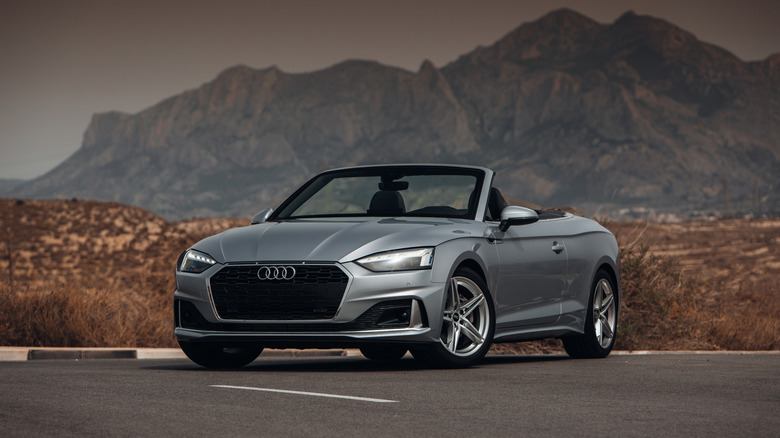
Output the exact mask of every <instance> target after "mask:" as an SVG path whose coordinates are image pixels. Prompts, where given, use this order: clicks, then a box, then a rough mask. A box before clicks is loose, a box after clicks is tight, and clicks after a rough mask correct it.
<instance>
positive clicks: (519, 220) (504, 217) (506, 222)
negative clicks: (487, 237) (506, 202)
mask: <svg viewBox="0 0 780 438" xmlns="http://www.w3.org/2000/svg"><path fill="white" fill-rule="evenodd" d="M537 221H539V215H538V214H536V212H535V211H533V210H531V209H530V208H525V207H516V206H513V205H510V206H509V207H504V209H503V210H501V222H500V223H499V224H498V229H499V230H501V231H506V230H508V229H509V227H511V226H513V225H528V224H532V223H534V222H537Z"/></svg>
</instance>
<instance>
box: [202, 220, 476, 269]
mask: <svg viewBox="0 0 780 438" xmlns="http://www.w3.org/2000/svg"><path fill="white" fill-rule="evenodd" d="M484 228H485V224H483V223H479V222H474V221H467V220H461V219H432V218H403V219H391V218H385V219H377V220H370V221H313V220H297V221H288V222H267V223H264V224H259V225H252V226H249V227H242V228H234V229H231V230H227V231H225V232H223V233H221V234H217V235H215V236H211V237H208V238H206V239H203V240H201V241H200V242H198V243H197V244H195V245H194V246H193V248H194V249H196V250H198V251H202V252H205V253H206V254H209V255H210V256H211V257H213V258H215V259H216V260H217V261H218V262H220V263H230V262H250V261H275V262H277V261H278V262H297V261H319V262H335V261H338V262H349V261H353V260H356V259H359V258H361V257H364V256H367V255H370V254H374V253H377V252H382V251H390V250H394V249H402V248H412V247H422V246H436V245H439V244H441V243H444V242H446V241H448V240H452V239H457V238H463V237H477V236H479V237H481V236H482V234H483V232H484Z"/></svg>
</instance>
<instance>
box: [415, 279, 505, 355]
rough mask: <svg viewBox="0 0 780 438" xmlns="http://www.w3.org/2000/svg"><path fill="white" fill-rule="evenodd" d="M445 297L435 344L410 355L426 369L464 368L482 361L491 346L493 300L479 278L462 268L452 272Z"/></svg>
mask: <svg viewBox="0 0 780 438" xmlns="http://www.w3.org/2000/svg"><path fill="white" fill-rule="evenodd" d="M446 293H447V297H446V299H445V305H444V312H443V315H442V329H441V335H440V337H439V342H436V343H434V344H432V345H428V346H424V347H413V348H411V352H412V355H413V356H414V358H415V359H417V360H419V361H420V362H422V363H423V364H424V365H427V366H431V367H436V368H465V367H468V366H471V365H474V364H476V363H478V362H479V361H480V360H482V358H483V357H485V354H487V352H488V350H489V349H490V345H491V343H492V342H493V333H494V332H495V326H496V322H495V321H496V316H495V315H496V313H495V310H494V306H493V299H492V297H491V296H490V292H489V291H488V288H487V285H486V284H485V281H484V280H483V279H482V277H480V276H479V275H478V274H477V273H475V272H474V271H472V270H471V269H469V268H465V267H461V268H458V269H457V270H456V271H455V274H454V275H453V276H452V278H451V279H450V284H449V287H448V288H447V292H446Z"/></svg>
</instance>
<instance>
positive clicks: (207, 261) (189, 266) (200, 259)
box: [178, 249, 217, 274]
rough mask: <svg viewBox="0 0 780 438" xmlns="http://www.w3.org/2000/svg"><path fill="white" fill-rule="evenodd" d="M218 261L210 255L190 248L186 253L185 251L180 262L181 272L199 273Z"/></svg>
mask: <svg viewBox="0 0 780 438" xmlns="http://www.w3.org/2000/svg"><path fill="white" fill-rule="evenodd" d="M216 263H217V261H216V260H214V259H212V258H211V257H209V256H208V255H206V254H204V253H202V252H198V251H195V250H193V249H190V250H188V251H187V252H186V253H184V257H182V260H181V263H180V264H179V266H178V268H179V271H181V272H191V273H193V274H199V273H201V272H203V271H205V270H206V269H208V268H210V267H212V266H214V265H215V264H216Z"/></svg>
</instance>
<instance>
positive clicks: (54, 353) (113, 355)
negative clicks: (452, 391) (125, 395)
mask: <svg viewBox="0 0 780 438" xmlns="http://www.w3.org/2000/svg"><path fill="white" fill-rule="evenodd" d="M359 355H360V352H359V351H358V350H354V351H352V350H351V349H342V350H265V351H263V357H316V356H359ZM186 358H187V356H185V355H184V352H183V351H181V350H180V349H178V348H78V347H77V348H67V347H62V348H60V347H0V362H16V361H26V360H94V359H186Z"/></svg>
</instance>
